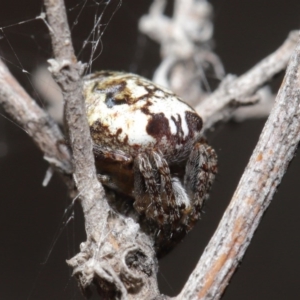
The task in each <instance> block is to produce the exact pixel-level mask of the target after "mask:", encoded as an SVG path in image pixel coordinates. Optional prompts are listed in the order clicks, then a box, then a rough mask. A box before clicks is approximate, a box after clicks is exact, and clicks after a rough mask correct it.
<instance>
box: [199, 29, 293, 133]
mask: <svg viewBox="0 0 300 300" xmlns="http://www.w3.org/2000/svg"><path fill="white" fill-rule="evenodd" d="M297 41H298V31H293V32H291V33H290V34H289V36H288V38H287V39H286V41H285V42H284V43H283V45H282V46H280V47H279V48H278V49H277V50H276V51H275V52H274V53H272V54H271V55H269V56H268V57H266V58H264V59H263V60H262V61H261V62H259V63H258V64H257V65H256V66H254V67H253V68H252V69H250V70H249V71H248V72H246V73H245V74H244V75H242V76H240V77H238V78H234V77H233V76H232V75H228V76H227V77H226V78H225V79H224V80H223V81H222V83H221V84H220V86H219V88H218V89H217V90H216V91H214V92H213V93H212V94H211V95H210V96H208V97H207V98H206V99H204V100H203V101H202V102H200V103H199V104H198V105H197V107H196V111H197V112H198V114H199V115H200V116H201V117H202V119H203V122H204V126H205V128H204V129H208V128H211V127H212V126H213V125H214V124H215V123H216V122H218V121H221V120H222V121H224V120H227V119H228V118H229V117H231V116H232V113H233V111H234V110H235V109H236V108H237V107H239V106H243V105H250V104H253V102H255V101H257V100H258V99H255V98H254V97H253V95H254V93H255V92H256V91H257V90H258V89H259V88H260V87H261V86H262V85H263V84H265V83H266V82H267V81H269V80H270V79H272V77H273V76H274V75H275V74H277V73H279V72H280V71H282V70H284V69H285V68H286V66H287V63H288V61H289V59H290V57H291V54H292V51H293V49H294V48H295V46H296V43H297Z"/></svg>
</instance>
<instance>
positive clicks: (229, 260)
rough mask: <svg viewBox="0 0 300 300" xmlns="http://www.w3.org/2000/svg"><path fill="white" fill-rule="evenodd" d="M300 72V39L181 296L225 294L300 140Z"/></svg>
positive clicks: (195, 297) (182, 297)
mask: <svg viewBox="0 0 300 300" xmlns="http://www.w3.org/2000/svg"><path fill="white" fill-rule="evenodd" d="M293 39H294V37H293ZM277 55H279V54H278V52H277ZM275 57H276V56H273V55H272V56H271V58H269V59H272V60H273V61H274V59H275ZM277 58H278V57H277ZM265 62H266V61H265ZM266 65H267V63H266ZM269 67H270V66H269ZM266 72H267V70H266ZM299 74H300V42H298V45H297V48H296V50H295V51H294V53H293V55H292V57H291V60H290V63H289V66H288V70H287V73H286V75H285V78H284V80H283V83H282V86H281V88H280V90H279V92H278V95H277V98H276V101H275V106H274V107H273V110H272V112H271V114H270V116H269V118H268V120H267V122H266V124H265V127H264V129H263V131H262V133H261V136H260V138H259V141H258V144H257V146H256V148H255V150H254V152H253V154H252V156H251V158H250V161H249V163H248V166H247V167H246V170H245V172H244V174H243V176H242V178H241V180H240V182H239V185H238V187H237V189H236V191H235V193H234V195H233V198H232V200H231V203H230V205H229V206H228V208H227V210H226V211H225V213H224V216H223V218H222V220H221V222H220V224H219V226H218V228H217V230H216V232H215V234H214V236H213V237H212V239H211V240H210V242H209V244H208V246H207V247H206V249H205V251H204V253H203V255H202V257H201V258H200V260H199V262H198V265H197V267H196V268H195V270H194V271H193V273H192V274H191V276H190V277H189V279H188V281H187V283H186V285H185V286H184V288H183V290H182V291H181V293H180V295H179V296H178V297H177V299H187V300H188V299H206V300H207V299H219V298H220V297H221V295H222V293H223V292H224V290H225V288H226V286H227V285H228V282H229V280H230V278H231V276H232V274H233V273H234V271H235V269H236V267H237V265H238V263H239V262H240V261H241V259H242V257H243V255H244V253H245V251H246V249H247V247H248V245H249V243H250V241H251V238H252V236H253V234H254V231H255V230H256V228H257V226H258V224H259V222H260V220H261V218H262V215H263V213H264V211H265V210H266V208H267V207H268V206H269V204H270V202H271V200H272V198H273V195H274V193H275V191H276V189H277V187H278V185H279V183H280V181H281V179H282V177H283V175H284V173H285V172H286V169H287V167H288V164H289V163H290V161H291V160H292V158H293V156H294V154H295V151H296V148H297V145H298V143H299V140H300V105H299V104H300V77H299ZM244 78H247V77H244ZM253 79H254V80H255V78H253ZM244 80H245V79H244ZM241 88H242V87H241Z"/></svg>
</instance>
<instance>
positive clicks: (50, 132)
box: [0, 60, 72, 174]
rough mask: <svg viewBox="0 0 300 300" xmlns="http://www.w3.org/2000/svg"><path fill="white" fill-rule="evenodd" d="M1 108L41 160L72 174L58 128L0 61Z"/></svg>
mask: <svg viewBox="0 0 300 300" xmlns="http://www.w3.org/2000/svg"><path fill="white" fill-rule="evenodd" d="M0 104H1V105H2V107H3V108H4V109H5V111H6V112H7V114H9V116H10V117H11V118H13V119H14V120H15V121H16V122H17V123H18V125H20V126H21V127H22V128H23V129H24V130H25V131H26V132H27V133H28V134H29V135H30V136H31V137H32V139H33V140H34V142H35V143H36V145H37V146H38V147H39V149H40V150H41V151H42V152H43V153H44V158H45V159H46V160H47V161H48V162H49V163H50V164H51V165H52V166H53V167H55V168H57V169H58V170H59V171H60V172H61V173H62V174H71V172H72V165H71V159H70V158H71V156H70V153H69V150H68V148H67V147H66V144H65V142H64V136H63V135H62V133H61V131H60V129H59V127H58V126H57V124H56V123H55V122H54V121H53V120H52V119H51V117H50V116H49V115H48V114H47V113H45V111H43V110H42V109H41V108H40V107H39V106H38V105H37V104H36V102H35V101H34V100H32V99H31V98H30V96H29V95H28V94H27V93H26V91H25V90H24V89H23V88H22V87H21V86H20V84H19V83H18V82H17V81H16V79H15V78H14V77H13V76H12V75H11V73H10V72H9V70H8V69H7V67H6V66H5V65H4V63H3V62H2V61H1V60H0Z"/></svg>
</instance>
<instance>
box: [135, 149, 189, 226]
mask: <svg viewBox="0 0 300 300" xmlns="http://www.w3.org/2000/svg"><path fill="white" fill-rule="evenodd" d="M134 196H135V204H134V206H135V208H136V210H137V211H138V212H140V213H145V215H146V217H147V218H148V219H151V220H154V221H155V222H156V223H158V225H159V227H160V228H162V227H165V228H166V227H176V224H177V223H178V222H179V220H180V216H181V209H182V208H185V200H186V199H187V195H186V194H185V192H184V189H183V187H182V186H181V183H180V181H179V180H178V179H177V178H172V177H171V174H170V169H169V166H168V163H167V161H166V160H165V159H164V158H163V157H162V155H160V154H159V153H158V152H155V151H151V152H149V153H141V154H139V155H138V156H137V157H136V159H135V162H134Z"/></svg>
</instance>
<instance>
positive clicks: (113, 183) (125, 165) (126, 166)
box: [93, 144, 133, 195]
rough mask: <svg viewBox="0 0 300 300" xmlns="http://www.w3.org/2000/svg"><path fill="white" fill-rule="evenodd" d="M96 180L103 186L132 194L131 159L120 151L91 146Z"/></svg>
mask: <svg viewBox="0 0 300 300" xmlns="http://www.w3.org/2000/svg"><path fill="white" fill-rule="evenodd" d="M93 152H94V155H95V163H96V168H97V172H98V174H97V177H98V180H99V181H100V182H101V183H102V184H104V185H105V186H107V187H109V188H111V189H113V190H116V191H121V192H123V193H124V194H126V195H131V194H132V189H133V172H132V157H131V156H129V155H127V154H126V153H124V152H123V151H121V150H116V149H108V148H103V147H101V146H99V145H96V144H94V145H93Z"/></svg>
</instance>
